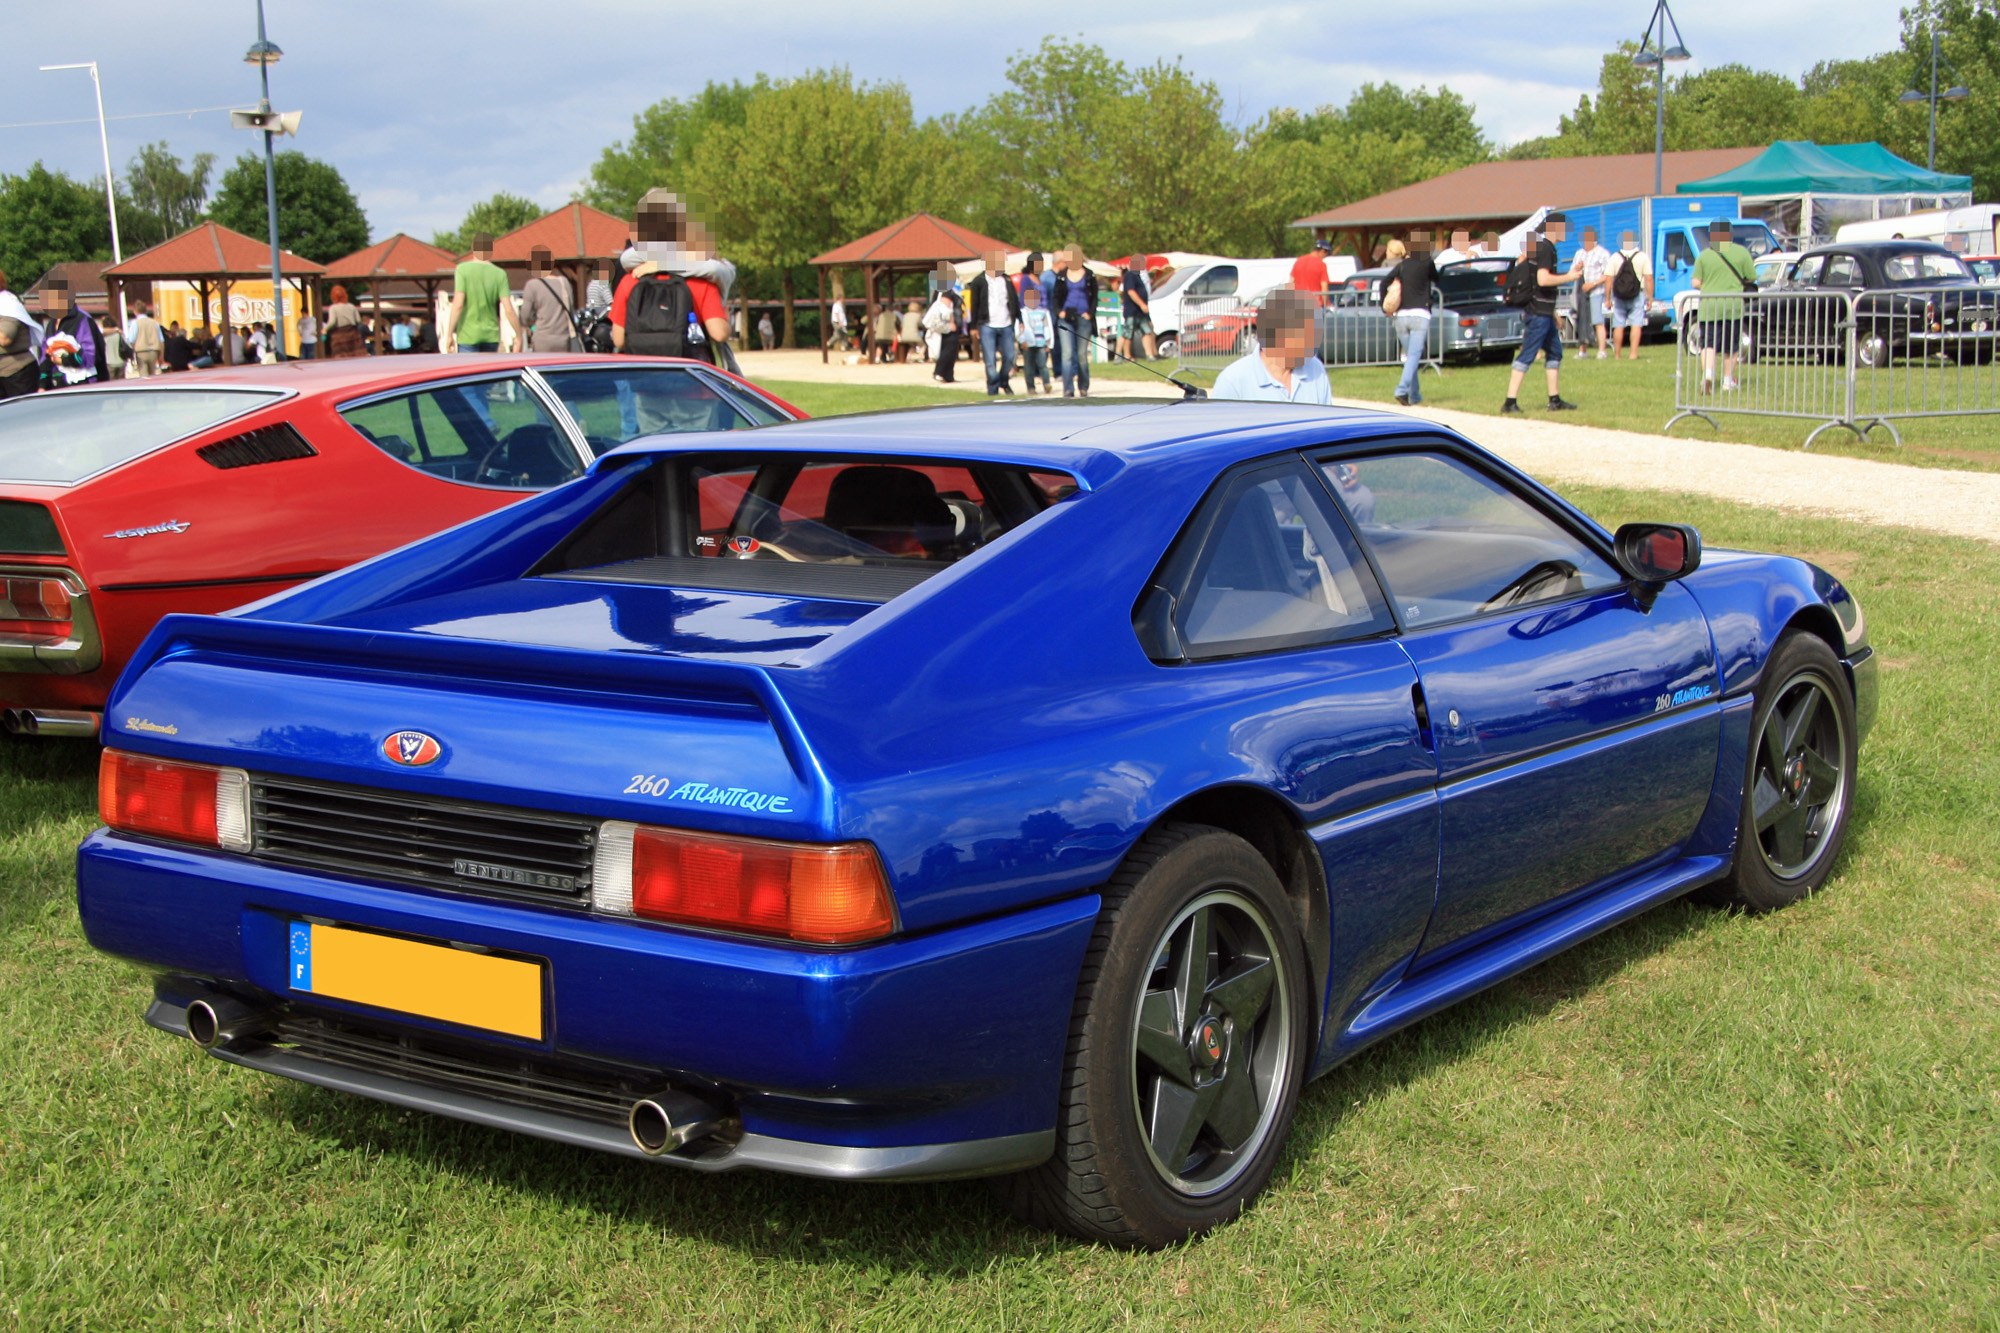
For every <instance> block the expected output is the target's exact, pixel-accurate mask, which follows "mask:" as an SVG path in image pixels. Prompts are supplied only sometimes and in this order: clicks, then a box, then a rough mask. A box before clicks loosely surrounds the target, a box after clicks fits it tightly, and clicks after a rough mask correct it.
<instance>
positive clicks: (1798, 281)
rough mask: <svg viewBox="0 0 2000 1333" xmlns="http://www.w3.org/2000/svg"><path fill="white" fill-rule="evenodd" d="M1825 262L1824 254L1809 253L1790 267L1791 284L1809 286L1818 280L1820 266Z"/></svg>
mask: <svg viewBox="0 0 2000 1333" xmlns="http://www.w3.org/2000/svg"><path fill="white" fill-rule="evenodd" d="M1825 263H1826V257H1825V256H1824V255H1809V256H1807V257H1806V258H1804V259H1801V260H1800V261H1799V262H1798V265H1797V266H1796V267H1795V268H1793V269H1792V286H1794V287H1811V286H1814V285H1816V284H1817V283H1818V282H1819V271H1820V267H1821V266H1822V265H1823V264H1825Z"/></svg>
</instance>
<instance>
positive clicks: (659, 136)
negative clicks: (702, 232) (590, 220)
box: [583, 74, 771, 218]
mask: <svg viewBox="0 0 2000 1333" xmlns="http://www.w3.org/2000/svg"><path fill="white" fill-rule="evenodd" d="M770 88H771V83H770V80H768V79H766V78H765V77H764V76H763V75H762V74H759V75H758V76H757V78H756V80H755V81H754V82H751V83H743V82H741V81H740V80H739V81H734V82H730V83H711V84H709V85H708V86H707V87H705V88H703V89H702V90H701V91H700V92H698V93H696V94H695V95H694V96H693V97H688V98H679V97H667V98H662V99H661V100H660V101H657V102H655V103H653V105H651V106H649V107H647V108H646V109H645V110H644V111H641V112H640V113H639V114H638V115H636V116H634V117H632V137H631V138H630V139H621V140H619V141H618V142H616V143H614V144H612V145H611V146H610V147H609V148H606V149H605V150H604V151H603V152H602V153H601V154H599V155H598V158H597V162H596V164H595V165H593V166H592V167H591V169H590V184H589V186H588V187H587V188H586V189H585V190H584V192H583V202H585V203H586V204H589V205H590V206H591V207H593V208H601V209H603V210H604V211H605V212H607V213H610V214H612V215H614V216H617V217H624V218H629V217H631V216H632V212H633V210H634V209H635V208H637V207H638V204H639V196H640V195H642V194H644V193H646V191H648V190H651V189H655V188H659V187H664V188H666V189H669V190H683V189H684V188H685V186H686V184H687V181H686V177H687V171H688V163H689V161H690V160H691V159H692V157H693V155H694V149H695V145H696V144H698V143H700V142H701V139H702V136H703V135H705V134H707V133H708V131H709V129H710V128H711V127H713V126H716V125H731V126H741V125H742V124H743V117H744V115H745V114H746V112H747V110H748V108H749V105H750V101H751V99H752V98H754V97H757V96H758V95H760V94H762V93H766V92H769V91H770Z"/></svg>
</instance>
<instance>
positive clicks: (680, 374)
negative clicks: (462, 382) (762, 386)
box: [542, 366, 783, 453]
mask: <svg viewBox="0 0 2000 1333" xmlns="http://www.w3.org/2000/svg"><path fill="white" fill-rule="evenodd" d="M542 378H543V379H544V380H547V381H548V384H549V387H550V388H552V389H554V390H555V392H556V397H558V398H560V399H562V403H563V406H564V407H566V408H568V409H569V413H570V415H571V416H573V417H575V418H576V421H577V424H578V425H579V426H581V427H582V428H583V433H584V436H585V438H586V439H588V440H589V441H590V447H591V448H592V449H593V450H595V451H596V452H598V453H603V452H604V451H605V450H607V449H615V448H617V447H618V446H619V445H621V444H624V443H625V442H626V441H628V440H635V439H638V438H639V437H640V436H642V435H670V434H676V433H679V432H682V431H697V430H743V429H745V428H746V427H750V426H768V425H770V424H771V423H773V422H775V421H780V420H783V418H782V417H780V416H779V415H778V413H776V412H774V411H772V410H771V409H770V408H768V407H766V406H764V405H763V404H761V403H759V402H757V401H756V400H755V399H754V397H753V396H752V395H750V394H748V393H744V394H725V393H724V392H723V391H722V390H720V389H718V388H717V387H716V386H715V385H714V384H713V383H711V382H710V381H709V380H707V379H706V378H704V377H702V376H701V375H698V374H696V373H695V372H693V371H691V370H685V369H681V368H678V367H671V366H661V367H657V368H656V367H649V366H632V367H620V368H616V369H610V368H607V369H603V370H549V371H543V372H542Z"/></svg>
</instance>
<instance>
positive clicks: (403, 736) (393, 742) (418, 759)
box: [382, 731, 444, 768]
mask: <svg viewBox="0 0 2000 1333" xmlns="http://www.w3.org/2000/svg"><path fill="white" fill-rule="evenodd" d="M443 753H444V747H442V746H440V745H439V744H438V743H437V740H436V738H435V737H431V736H426V735H425V734H424V733H423V732H421V731H397V732H391V733H390V735H389V738H388V739H387V740H385V741H383V742H382V754H383V757H385V758H386V759H388V761H389V762H390V763H392V764H404V765H407V766H408V767H410V768H422V767H423V766H424V765H425V764H429V763H435V762H436V761H437V757H438V756H439V755H441V754H443Z"/></svg>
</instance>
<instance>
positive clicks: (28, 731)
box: [0, 708, 104, 737]
mask: <svg viewBox="0 0 2000 1333" xmlns="http://www.w3.org/2000/svg"><path fill="white" fill-rule="evenodd" d="M103 721H104V715H103V714H101V713H91V712H86V711H83V710H82V709H69V708H9V709H8V710H6V712H4V713H0V731H5V732H6V733H7V734H8V735H10V736H84V737H94V736H96V735H97V733H98V730H99V728H100V726H101V725H102V724H103Z"/></svg>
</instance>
